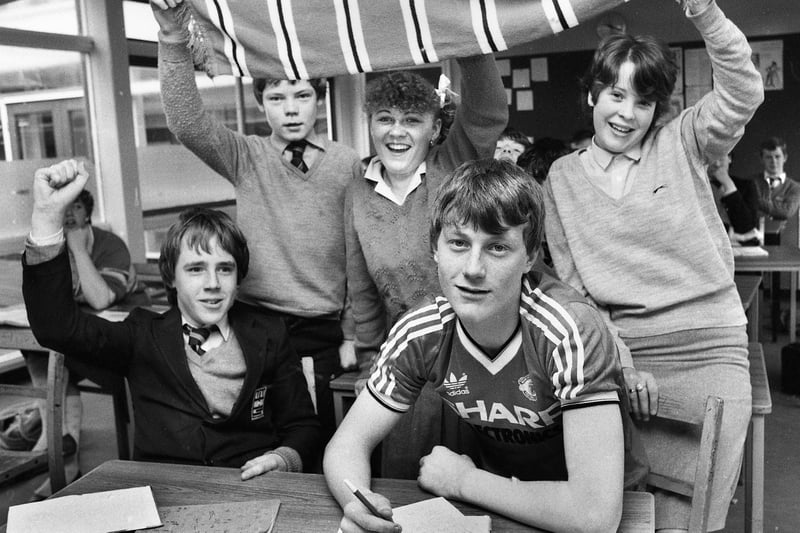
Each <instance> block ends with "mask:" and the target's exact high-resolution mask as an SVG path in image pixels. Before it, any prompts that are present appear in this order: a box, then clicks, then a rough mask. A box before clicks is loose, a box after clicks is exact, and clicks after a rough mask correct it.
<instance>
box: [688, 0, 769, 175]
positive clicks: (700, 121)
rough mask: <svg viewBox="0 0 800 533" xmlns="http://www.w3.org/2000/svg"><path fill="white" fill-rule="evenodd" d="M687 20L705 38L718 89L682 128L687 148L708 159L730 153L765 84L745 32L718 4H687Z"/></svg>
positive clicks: (703, 0) (708, 0)
mask: <svg viewBox="0 0 800 533" xmlns="http://www.w3.org/2000/svg"><path fill="white" fill-rule="evenodd" d="M682 5H684V6H685V13H686V17H687V18H688V19H689V20H690V21H691V22H692V23H693V24H694V25H695V27H696V28H697V30H698V31H699V32H700V34H701V35H702V37H703V41H705V44H706V50H707V51H708V55H709V57H710V58H711V64H712V68H713V78H714V88H713V90H712V91H711V92H710V93H708V94H707V95H705V96H704V97H703V98H702V99H701V100H700V101H699V102H698V103H697V105H696V106H694V109H693V110H692V111H691V112H690V114H689V116H688V117H687V118H688V119H689V120H685V121H684V122H683V123H682V125H681V131H682V136H683V139H684V144H685V146H687V148H689V149H691V150H696V151H697V153H698V154H699V155H700V156H703V157H704V158H705V160H706V161H710V160H715V159H719V158H720V157H723V156H725V155H727V154H728V153H729V152H730V151H731V149H732V148H733V147H734V146H735V145H736V143H737V142H738V141H739V139H740V138H741V136H742V134H743V133H744V127H745V125H746V124H747V123H748V122H749V121H750V119H751V118H752V116H753V114H754V113H755V111H756V109H757V108H758V106H759V105H761V102H763V101H764V86H763V82H762V80H761V74H759V72H758V70H757V69H756V68H755V66H754V65H753V61H752V59H751V49H750V45H749V44H748V43H747V39H746V38H745V36H744V34H743V33H742V32H741V30H739V28H737V27H736V25H734V24H733V22H731V21H730V20H728V19H727V18H726V17H725V14H724V13H723V12H722V10H721V9H720V8H719V6H717V4H716V2H715V1H714V0H683V3H682Z"/></svg>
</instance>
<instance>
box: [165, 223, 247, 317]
mask: <svg viewBox="0 0 800 533" xmlns="http://www.w3.org/2000/svg"><path fill="white" fill-rule="evenodd" d="M214 237H216V238H217V246H219V247H220V248H221V249H223V250H225V251H226V252H228V253H229V254H231V255H232V256H233V259H234V260H235V261H236V282H237V283H241V281H242V280H243V279H244V277H245V276H246V275H247V269H248V267H249V264H250V250H249V249H248V247H247V239H245V237H244V235H243V234H242V231H241V230H240V229H239V227H238V226H237V225H236V223H235V222H234V221H233V220H232V219H231V217H229V216H228V215H227V214H226V213H224V212H222V211H216V210H214V209H208V208H205V207H192V208H189V209H186V210H184V211H182V212H181V214H180V217H179V219H178V221H177V222H176V223H174V224H173V225H172V226H170V228H169V230H168V231H167V235H166V237H165V238H164V242H163V243H162V244H161V256H160V257H159V259H158V270H159V271H160V272H161V279H162V280H163V281H164V285H166V286H167V298H168V299H169V302H170V303H171V304H173V305H174V304H175V303H176V302H177V294H176V291H175V288H174V284H175V266H176V265H177V264H178V257H179V256H180V253H181V244H182V243H183V240H184V238H185V239H186V246H187V247H189V248H193V249H195V250H197V249H200V250H203V251H204V252H206V253H209V252H210V251H211V249H210V246H209V245H210V243H211V240H212V239H213V238H214Z"/></svg>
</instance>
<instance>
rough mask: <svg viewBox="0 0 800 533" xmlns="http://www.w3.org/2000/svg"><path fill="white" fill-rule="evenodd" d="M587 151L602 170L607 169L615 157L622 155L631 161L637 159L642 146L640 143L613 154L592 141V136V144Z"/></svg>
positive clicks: (640, 155)
mask: <svg viewBox="0 0 800 533" xmlns="http://www.w3.org/2000/svg"><path fill="white" fill-rule="evenodd" d="M589 151H590V152H591V155H592V159H594V161H595V163H597V165H598V166H599V167H600V168H602V169H603V170H608V167H609V165H611V162H612V161H613V160H614V158H615V157H618V156H624V157H627V158H628V159H630V160H631V161H639V159H641V157H642V147H641V145H636V146H634V147H633V148H631V149H629V150H628V151H626V152H623V153H621V154H615V153H612V152H609V151H608V150H604V149H603V148H600V146H598V145H597V143H596V142H595V141H594V137H592V145H591V146H590V147H589Z"/></svg>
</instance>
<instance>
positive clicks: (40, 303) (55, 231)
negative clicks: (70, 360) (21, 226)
mask: <svg viewBox="0 0 800 533" xmlns="http://www.w3.org/2000/svg"><path fill="white" fill-rule="evenodd" d="M88 178H89V174H88V172H86V169H85V168H84V166H83V163H82V162H78V161H75V160H67V161H62V162H61V163H58V164H56V165H52V166H49V167H46V168H42V169H39V170H37V171H36V173H35V174H34V179H33V211H32V215H31V233H30V236H29V237H28V239H27V240H26V243H25V254H24V255H23V259H22V260H23V278H22V294H23V297H24V298H25V306H26V309H27V311H28V319H29V320H30V324H31V329H32V330H33V333H34V335H35V336H36V339H37V341H39V343H41V344H42V345H43V346H46V347H48V348H52V349H55V350H58V351H60V352H64V353H67V354H68V355H69V356H70V357H80V358H81V359H84V360H86V361H87V362H89V363H90V364H98V365H102V366H104V367H105V368H108V369H110V370H114V371H122V369H123V368H124V365H125V364H126V363H125V361H126V360H127V354H128V351H129V349H130V346H131V338H132V336H131V335H130V332H129V330H128V327H127V325H125V324H124V323H111V322H108V321H106V320H103V319H102V318H99V317H96V316H90V315H87V314H86V313H83V312H81V311H80V310H79V309H78V305H77V304H76V303H75V301H74V299H73V297H72V276H71V275H70V266H69V260H68V258H67V254H66V252H65V245H64V234H63V221H64V213H65V211H66V209H67V207H68V206H69V205H70V204H71V203H72V202H73V201H74V200H75V198H77V196H78V194H79V193H80V192H81V190H83V187H84V185H85V184H86V181H87V180H88ZM109 353H113V354H114V357H105V356H106V355H107V354H109Z"/></svg>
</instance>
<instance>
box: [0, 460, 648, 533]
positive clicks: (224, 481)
mask: <svg viewBox="0 0 800 533" xmlns="http://www.w3.org/2000/svg"><path fill="white" fill-rule="evenodd" d="M239 476H240V473H239V469H238V468H217V467H208V466H188V465H175V464H164V463H145V462H138V461H118V460H115V461H108V462H106V463H103V464H102V465H100V466H98V467H97V468H95V469H94V470H92V471H91V472H89V473H88V474H86V475H85V476H83V477H81V478H79V479H78V480H76V481H75V482H73V483H72V484H70V485H68V486H67V487H66V488H64V489H62V490H60V491H59V492H57V493H56V494H55V495H54V496H52V497H53V498H58V497H60V496H67V495H74V494H88V493H92V492H99V491H106V490H115V489H124V488H130V487H138V486H144V485H149V486H150V487H151V488H152V491H153V498H154V499H155V502H156V505H157V506H159V507H165V506H176V505H198V504H213V503H226V502H242V501H251V500H259V499H261V500H263V499H278V500H280V502H281V505H280V509H279V511H278V518H277V521H276V523H275V528H274V530H273V531H275V533H311V532H314V533H316V532H318V531H319V532H323V531H329V532H334V531H336V530H337V528H338V527H339V521H340V520H341V518H342V511H341V509H340V507H339V505H338V504H337V503H336V500H334V498H333V496H332V495H331V494H330V492H329V491H328V485H327V484H326V483H325V478H324V477H323V476H322V475H320V474H290V473H285V472H271V473H269V474H265V475H262V476H258V477H255V478H253V479H250V480H248V481H241V479H240V477H239ZM372 490H374V491H375V492H378V493H380V494H383V495H384V496H386V497H387V498H389V500H390V501H391V502H392V505H393V506H395V507H398V506H400V505H407V504H409V503H414V502H418V501H422V500H427V499H430V498H433V497H434V496H433V495H432V494H430V493H428V492H425V491H423V490H422V489H420V488H419V486H418V485H417V482H416V481H412V480H404V479H382V478H375V479H373V480H372ZM451 503H452V504H453V505H455V506H456V507H457V508H458V509H459V510H460V511H461V512H462V513H464V514H465V515H489V516H490V517H491V519H492V532H493V533H522V532H527V533H536V532H539V531H541V530H539V529H536V528H534V527H530V526H526V525H523V524H520V523H519V522H516V521H514V520H510V519H508V518H505V517H503V516H500V515H498V514H495V513H492V512H489V511H486V510H485V509H481V508H478V507H475V506H472V505H468V504H465V503H462V502H458V501H451ZM576 512H580V511H579V510H577V509H576ZM652 513H653V497H652V495H651V494H649V493H646V492H625V493H624V498H623V511H622V522H621V523H620V529H619V531H620V532H623V533H643V532H645V531H647V532H652V531H653V527H654V524H653V522H652ZM4 530H5V528H3V529H2V531H4Z"/></svg>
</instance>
